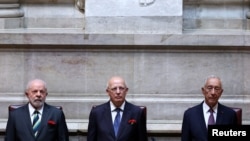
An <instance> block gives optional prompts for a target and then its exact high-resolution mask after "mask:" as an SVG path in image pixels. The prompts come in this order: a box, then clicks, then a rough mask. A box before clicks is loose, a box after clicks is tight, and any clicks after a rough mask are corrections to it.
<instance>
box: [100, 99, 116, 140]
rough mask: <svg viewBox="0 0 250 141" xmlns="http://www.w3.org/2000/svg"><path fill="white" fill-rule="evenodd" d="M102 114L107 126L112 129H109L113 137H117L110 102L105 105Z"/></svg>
mask: <svg viewBox="0 0 250 141" xmlns="http://www.w3.org/2000/svg"><path fill="white" fill-rule="evenodd" d="M101 114H102V115H101V116H103V118H104V121H107V122H105V123H104V124H105V127H107V129H112V130H110V131H109V133H110V134H111V136H112V137H114V139H115V131H114V126H113V121H112V116H111V109H110V105H109V102H108V103H107V104H106V105H105V107H104V108H103V111H102V112H101Z"/></svg>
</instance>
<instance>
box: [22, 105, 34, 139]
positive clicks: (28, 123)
mask: <svg viewBox="0 0 250 141" xmlns="http://www.w3.org/2000/svg"><path fill="white" fill-rule="evenodd" d="M22 113H23V115H22V117H23V119H24V120H23V121H24V122H25V123H24V125H25V126H27V129H28V131H29V132H30V134H31V135H32V136H33V137H34V138H35V136H34V133H33V127H32V123H31V117H30V112H29V107H28V104H27V105H26V106H25V107H24V112H22Z"/></svg>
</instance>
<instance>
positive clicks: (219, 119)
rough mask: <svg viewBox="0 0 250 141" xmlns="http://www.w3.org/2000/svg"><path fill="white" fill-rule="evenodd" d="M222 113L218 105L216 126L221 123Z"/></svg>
mask: <svg viewBox="0 0 250 141" xmlns="http://www.w3.org/2000/svg"><path fill="white" fill-rule="evenodd" d="M223 114H224V111H223V110H222V109H221V105H220V104H218V111H217V119H216V124H220V123H222V120H223Z"/></svg>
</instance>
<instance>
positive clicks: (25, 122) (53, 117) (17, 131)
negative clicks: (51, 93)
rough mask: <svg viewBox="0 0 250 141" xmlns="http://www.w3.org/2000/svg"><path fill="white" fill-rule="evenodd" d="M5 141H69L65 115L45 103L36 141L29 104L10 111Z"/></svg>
mask: <svg viewBox="0 0 250 141" xmlns="http://www.w3.org/2000/svg"><path fill="white" fill-rule="evenodd" d="M48 121H53V122H54V123H55V124H50V123H49V122H48ZM5 141H69V136H68V128H67V125H66V122H65V116H64V113H63V111H62V110H60V109H58V108H56V107H54V106H50V105H48V104H46V103H45V104H44V109H43V115H42V119H41V126H40V129H39V132H38V135H37V137H36V139H35V136H34V134H33V129H32V123H31V119H30V114H29V108H28V104H25V105H24V106H22V107H20V108H17V109H15V110H13V111H10V113H9V118H8V122H7V127H6V136H5Z"/></svg>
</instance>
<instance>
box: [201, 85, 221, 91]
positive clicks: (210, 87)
mask: <svg viewBox="0 0 250 141" xmlns="http://www.w3.org/2000/svg"><path fill="white" fill-rule="evenodd" d="M205 89H206V90H207V91H208V92H211V91H212V90H213V89H214V91H215V92H220V91H221V90H222V89H221V87H212V86H208V87H206V88H205Z"/></svg>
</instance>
